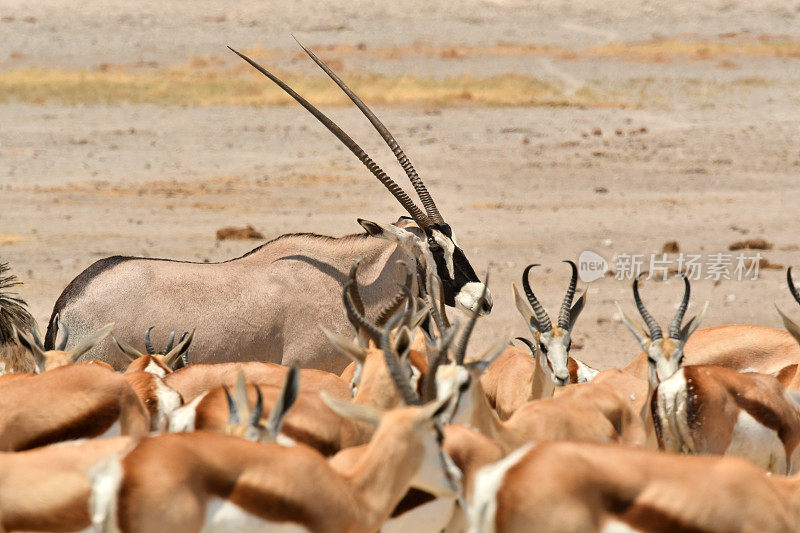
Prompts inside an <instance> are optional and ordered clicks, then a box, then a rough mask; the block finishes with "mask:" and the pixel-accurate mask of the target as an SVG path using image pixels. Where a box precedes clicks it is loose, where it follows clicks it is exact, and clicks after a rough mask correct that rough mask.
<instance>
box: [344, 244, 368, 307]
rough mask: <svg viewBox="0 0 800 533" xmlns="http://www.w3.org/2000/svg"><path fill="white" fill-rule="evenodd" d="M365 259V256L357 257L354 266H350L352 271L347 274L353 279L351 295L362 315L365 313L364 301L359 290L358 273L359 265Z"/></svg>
mask: <svg viewBox="0 0 800 533" xmlns="http://www.w3.org/2000/svg"><path fill="white" fill-rule="evenodd" d="M363 260H364V258H363V257H359V258H358V259H356V260H355V262H354V263H353V266H351V267H350V273H349V274H348V275H347V277H348V278H350V279H351V280H353V285H352V286H351V287H350V297H351V298H352V300H353V305H354V306H355V308H356V311H358V312H359V313H361V314H362V315H363V314H364V302H363V301H362V300H361V293H360V292H358V279H357V278H356V275H357V274H358V265H360V264H361V261H363Z"/></svg>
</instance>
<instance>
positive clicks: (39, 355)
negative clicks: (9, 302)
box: [11, 324, 47, 371]
mask: <svg viewBox="0 0 800 533" xmlns="http://www.w3.org/2000/svg"><path fill="white" fill-rule="evenodd" d="M11 327H12V328H13V330H14V334H15V335H16V336H17V341H19V343H20V344H21V345H22V346H23V347H24V348H25V349H26V350H28V351H29V352H30V353H31V355H32V356H33V362H34V364H35V365H36V368H38V369H39V371H44V363H45V361H46V359H47V356H46V355H45V352H44V350H42V348H41V347H40V346H39V345H38V344H37V343H36V341H35V340H33V338H32V337H29V336H28V335H27V334H26V333H24V332H22V331H21V330H19V329H17V327H16V326H14V325H13V324H12V326H11ZM31 332H33V327H31Z"/></svg>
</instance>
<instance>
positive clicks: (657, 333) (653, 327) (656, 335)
mask: <svg viewBox="0 0 800 533" xmlns="http://www.w3.org/2000/svg"><path fill="white" fill-rule="evenodd" d="M633 301H634V302H636V309H638V310H639V314H640V315H642V318H643V319H644V323H645V324H647V329H649V330H650V340H651V341H654V340H656V339H661V338H663V337H664V333H662V331H661V326H659V325H658V322H656V319H655V318H653V317H652V316H651V315H650V313H648V312H647V309H645V308H644V304H643V303H642V297H641V296H639V276H636V279H634V280H633Z"/></svg>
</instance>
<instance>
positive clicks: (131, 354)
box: [73, 335, 145, 362]
mask: <svg viewBox="0 0 800 533" xmlns="http://www.w3.org/2000/svg"><path fill="white" fill-rule="evenodd" d="M111 338H112V339H114V342H115V343H117V347H118V348H119V349H120V350H121V351H122V353H124V354H125V355H127V356H128V359H130V360H131V362H133V361H135V360H136V359H138V358H140V357H143V356H144V355H145V354H143V353H142V352H140V351H139V350H137V349H136V348H134V347H133V346H131V345H130V344H126V343H124V342H122V341H121V340H119V339H118V338H116V337H115V336H114V335H111ZM73 362H74V361H73Z"/></svg>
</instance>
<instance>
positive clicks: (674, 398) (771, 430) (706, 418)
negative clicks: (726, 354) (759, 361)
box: [651, 365, 800, 475]
mask: <svg viewBox="0 0 800 533" xmlns="http://www.w3.org/2000/svg"><path fill="white" fill-rule="evenodd" d="M795 394H796V393H795ZM796 402H797V399H796V398H795V395H791V394H790V393H787V391H786V390H785V389H784V388H783V387H782V386H781V384H780V382H779V381H778V380H777V379H776V378H775V377H774V376H768V375H765V374H758V373H756V372H738V371H736V370H733V369H730V368H724V367H720V366H700V365H689V366H683V367H682V368H680V369H679V370H678V371H677V372H675V374H674V375H672V377H670V378H669V379H666V380H664V381H662V382H661V383H660V384H659V385H658V387H657V388H656V390H655V392H654V395H653V401H652V403H651V408H652V411H653V413H652V415H653V421H654V424H655V430H656V435H657V437H658V442H659V447H660V448H661V449H662V450H666V451H669V452H674V453H695V454H698V453H704V454H709V453H711V454H724V455H736V456H739V457H742V458H744V459H748V460H750V461H751V462H753V463H755V464H756V465H758V466H760V467H761V468H764V469H765V470H767V471H769V472H773V473H776V474H782V475H784V474H790V473H792V471H793V469H792V467H793V465H795V464H797V460H798V457H800V411H798V404H797V403H796Z"/></svg>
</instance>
